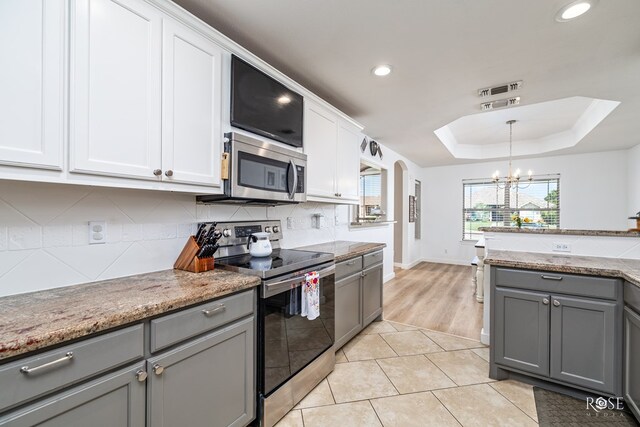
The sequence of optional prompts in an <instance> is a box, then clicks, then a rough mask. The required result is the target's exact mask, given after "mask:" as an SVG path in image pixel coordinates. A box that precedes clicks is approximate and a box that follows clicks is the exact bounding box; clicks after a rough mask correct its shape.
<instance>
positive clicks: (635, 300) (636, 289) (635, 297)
mask: <svg viewBox="0 0 640 427" xmlns="http://www.w3.org/2000/svg"><path fill="white" fill-rule="evenodd" d="M624 303H625V304H626V305H628V306H629V307H631V308H632V309H634V310H635V311H636V312H638V313H640V286H636V285H632V284H631V283H629V282H625V284H624Z"/></svg>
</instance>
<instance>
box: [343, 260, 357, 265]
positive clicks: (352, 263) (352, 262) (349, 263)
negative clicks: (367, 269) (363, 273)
mask: <svg viewBox="0 0 640 427" xmlns="http://www.w3.org/2000/svg"><path fill="white" fill-rule="evenodd" d="M344 264H345V265H356V262H355V261H349V262H345V263H344Z"/></svg>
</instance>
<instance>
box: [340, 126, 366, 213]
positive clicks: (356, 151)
mask: <svg viewBox="0 0 640 427" xmlns="http://www.w3.org/2000/svg"><path fill="white" fill-rule="evenodd" d="M361 140H362V134H361V133H360V132H359V131H358V130H357V129H355V128H353V127H352V126H349V124H347V123H340V124H339V126H338V146H337V158H336V163H337V171H336V183H337V190H338V194H339V195H340V196H339V197H340V198H341V199H343V200H345V201H352V202H356V203H357V202H358V186H359V185H358V184H359V182H360V141H361Z"/></svg>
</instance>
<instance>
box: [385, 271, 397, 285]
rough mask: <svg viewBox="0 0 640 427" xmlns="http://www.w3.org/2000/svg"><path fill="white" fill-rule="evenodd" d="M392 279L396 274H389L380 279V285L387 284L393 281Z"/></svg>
mask: <svg viewBox="0 0 640 427" xmlns="http://www.w3.org/2000/svg"><path fill="white" fill-rule="evenodd" d="M394 277H396V273H394V272H391V273H389V274H387V275H386V276H384V278H383V279H382V283H387V282H388V281H389V280H391V279H393V278H394Z"/></svg>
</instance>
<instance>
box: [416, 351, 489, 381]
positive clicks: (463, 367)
mask: <svg viewBox="0 0 640 427" xmlns="http://www.w3.org/2000/svg"><path fill="white" fill-rule="evenodd" d="M426 357H428V358H429V360H431V361H432V362H433V363H435V364H436V366H438V368H440V369H442V371H443V372H444V373H445V374H447V376H448V377H449V378H451V379H452V380H453V381H454V382H455V383H456V384H457V385H469V384H479V383H488V382H491V381H493V380H492V379H491V378H489V363H487V361H485V360H483V359H482V358H481V357H480V356H478V355H477V354H475V353H474V352H472V351H471V350H459V351H448V352H445V353H429V354H427V355H426Z"/></svg>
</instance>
